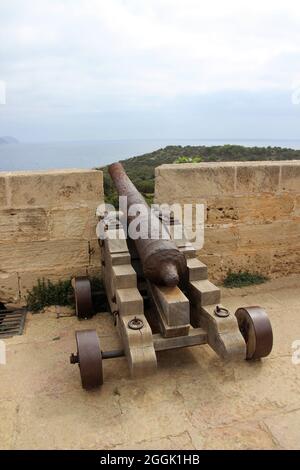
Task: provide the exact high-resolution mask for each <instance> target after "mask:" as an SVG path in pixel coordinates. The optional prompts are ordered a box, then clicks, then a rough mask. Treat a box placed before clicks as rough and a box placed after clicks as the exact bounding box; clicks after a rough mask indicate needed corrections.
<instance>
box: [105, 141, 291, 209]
mask: <svg viewBox="0 0 300 470" xmlns="http://www.w3.org/2000/svg"><path fill="white" fill-rule="evenodd" d="M262 160H300V150H294V149H290V148H281V147H244V146H242V145H217V146H211V147H206V146H205V145H201V146H191V145H187V146H181V145H169V146H167V147H165V148H162V149H159V150H155V151H154V152H151V153H146V154H144V155H140V156H137V157H132V158H128V159H126V160H121V162H122V164H123V166H124V168H125V170H126V172H127V174H128V176H129V178H130V179H131V180H132V181H133V183H134V184H135V185H136V187H137V188H138V190H139V191H140V192H141V193H142V194H143V195H144V197H145V198H146V200H147V201H148V202H149V203H151V202H152V200H153V193H154V170H155V168H156V167H157V166H159V165H162V164H164V163H185V162H199V161H203V162H222V161H262ZM102 169H103V170H104V190H105V197H106V202H108V203H110V204H113V205H114V206H117V201H118V196H117V193H116V191H115V189H114V187H113V183H112V180H111V178H110V177H109V175H108V172H107V167H104V168H102Z"/></svg>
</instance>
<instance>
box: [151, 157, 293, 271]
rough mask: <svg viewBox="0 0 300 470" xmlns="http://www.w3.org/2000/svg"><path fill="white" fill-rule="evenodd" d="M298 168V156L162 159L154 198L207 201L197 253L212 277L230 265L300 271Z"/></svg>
mask: <svg viewBox="0 0 300 470" xmlns="http://www.w3.org/2000/svg"><path fill="white" fill-rule="evenodd" d="M212 168H213V171H212V172H211V169H212ZM299 169H300V162H299V161H290V162H286V161H282V162H278V161H277V162H272V161H268V162H222V163H213V164H212V163H203V164H188V165H182V167H181V165H162V166H161V167H159V168H157V169H156V175H157V181H156V188H155V199H156V201H157V202H160V203H162V202H167V203H170V204H172V203H179V204H181V205H183V204H184V203H186V202H189V203H193V204H197V203H198V202H201V203H204V204H205V205H206V213H207V217H206V224H205V231H204V246H203V249H202V250H199V251H198V256H199V257H200V259H201V260H202V261H203V262H205V263H206V264H207V266H208V273H209V277H212V279H214V280H221V279H222V278H223V277H224V275H226V273H227V271H228V269H229V267H230V268H231V269H232V270H239V269H246V270H250V269H255V270H256V271H257V272H261V273H263V274H266V275H274V276H277V275H278V274H280V269H282V270H283V271H282V272H284V273H292V272H298V268H297V263H298V261H297V260H298V258H297V252H299V251H300V249H299V247H300V196H299V194H300V170H299ZM227 171H229V173H230V172H231V171H232V172H233V182H232V179H231V177H229V178H228V179H227V180H226V178H225V180H226V182H225V183H224V185H223V182H222V181H223V180H222V177H223V176H224V175H226V172H227ZM214 172H215V173H214ZM218 172H219V173H218ZM217 174H218V175H219V176H218V177H217V178H215V176H216V175H217ZM230 174H231V173H230ZM221 175H222V176H221ZM199 248H200V247H198V248H197V249H199ZM284 255H286V256H284Z"/></svg>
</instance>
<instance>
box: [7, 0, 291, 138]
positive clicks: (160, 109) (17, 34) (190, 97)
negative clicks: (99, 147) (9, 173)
mask: <svg viewBox="0 0 300 470" xmlns="http://www.w3.org/2000/svg"><path fill="white" fill-rule="evenodd" d="M1 80H2V82H5V84H6V104H5V105H4V104H0V136H1V135H13V136H15V137H17V138H19V139H20V140H23V141H43V140H78V139H124V138H125V139H132V138H134V139H139V138H172V137H177V138H203V139H205V138H211V139H212V138H216V139H217V138H221V139H223V138H228V139H230V138H235V139H241V138H245V139H248V138H278V139H281V138H290V139H292V138H294V139H296V138H300V133H299V129H300V127H299V125H300V104H298V103H300V2H299V0H297V1H294V0H280V1H276V0H272V1H264V0H259V1H257V0H251V1H249V2H245V1H233V0H209V1H201V0H61V1H58V0H51V1H50V0H49V1H47V0H23V1H20V0H0V81H1ZM298 88H299V89H298ZM0 89H1V86H0Z"/></svg>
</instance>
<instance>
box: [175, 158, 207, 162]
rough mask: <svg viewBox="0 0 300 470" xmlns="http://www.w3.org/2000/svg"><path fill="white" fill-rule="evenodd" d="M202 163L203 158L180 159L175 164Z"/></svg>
mask: <svg viewBox="0 0 300 470" xmlns="http://www.w3.org/2000/svg"><path fill="white" fill-rule="evenodd" d="M200 162H202V157H197V156H195V157H178V158H176V160H175V161H174V163H200Z"/></svg>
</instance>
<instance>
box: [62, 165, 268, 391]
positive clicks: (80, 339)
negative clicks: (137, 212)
mask: <svg viewBox="0 0 300 470" xmlns="http://www.w3.org/2000/svg"><path fill="white" fill-rule="evenodd" d="M110 173H111V176H112V177H113V180H114V182H115V184H116V186H117V189H118V192H119V194H122V195H124V194H126V195H127V196H128V200H129V204H128V206H129V207H130V206H131V205H132V204H133V203H134V202H136V201H137V202H138V203H140V204H145V201H144V199H143V198H142V196H141V195H140V194H139V193H138V191H137V190H136V188H135V187H134V186H133V184H132V183H131V182H130V180H129V179H128V177H127V175H126V174H125V172H124V170H123V168H122V167H121V165H120V164H114V165H112V166H111V169H110ZM147 214H148V215H147V218H148V220H150V219H151V218H152V217H156V216H155V215H153V214H152V212H151V211H150V209H149V212H148V213H147ZM98 216H99V218H100V221H99V224H98V227H97V233H98V235H99V237H100V239H99V244H100V247H101V265H102V277H103V282H104V285H105V290H106V295H107V299H108V303H109V306H110V310H111V313H112V315H113V317H114V322H115V325H116V328H117V329H118V332H119V335H120V337H121V339H122V344H123V349H122V350H117V351H102V350H101V346H100V343H99V338H98V336H97V333H96V331H95V330H82V331H77V332H76V342H77V353H76V354H72V355H71V358H70V360H71V363H73V364H75V363H78V365H79V369H80V375H81V380H82V386H83V387H84V388H85V389H91V388H94V387H98V386H100V385H102V384H103V365H102V364H103V360H104V359H108V358H115V357H120V356H124V355H125V356H126V358H127V361H128V365H129V369H130V373H131V375H132V376H133V377H139V376H144V375H147V374H152V373H154V372H155V371H156V369H157V358H156V352H157V351H164V350H170V349H175V348H183V347H189V346H195V345H200V344H208V345H209V346H211V348H212V349H213V350H214V351H215V352H216V353H217V354H218V355H219V356H220V357H221V358H223V359H226V360H244V359H249V360H251V359H259V358H262V357H265V356H267V355H268V354H269V353H270V352H271V349H272V345H273V335H272V328H271V324H270V321H269V319H268V316H267V314H266V312H265V311H264V310H263V309H262V308H261V307H258V306H251V307H241V308H238V309H237V310H236V312H235V313H234V314H233V313H232V312H230V311H229V310H228V309H227V308H226V307H225V306H223V305H222V304H221V299H220V289H219V288H218V287H217V286H215V285H214V284H212V283H211V282H210V281H209V280H208V279H207V267H206V266H205V265H204V264H203V263H202V262H201V261H200V260H199V259H198V257H197V253H196V250H195V248H194V247H193V245H192V244H191V243H190V242H188V241H187V240H186V239H185V238H184V237H183V238H181V239H180V240H176V239H173V238H172V233H174V227H175V225H177V226H178V225H179V224H180V222H179V221H178V220H175V219H174V218H172V214H166V212H164V213H163V214H162V213H160V215H159V219H160V220H159V224H161V229H162V230H163V231H166V233H167V234H168V235H167V240H157V241H156V242H157V243H156V245H155V247H153V243H151V240H150V242H149V240H147V241H146V243H145V244H144V243H143V240H139V241H138V242H137V241H136V240H132V239H131V238H130V237H129V236H128V235H126V234H127V227H124V220H123V219H124V217H123V216H124V214H122V212H103V213H100V214H98ZM129 220H130V219H129ZM125 223H126V222H125ZM127 223H128V222H127ZM100 234H101V236H100ZM164 242H166V243H165V245H164ZM161 247H162V249H161ZM153 257H154V258H155V259H154V263H153ZM174 259H176V262H174V263H173V260H174ZM74 289H75V298H76V310H77V314H78V316H79V317H89V316H90V314H91V312H92V301H91V290H90V285H89V281H88V280H87V279H86V278H75V279H74Z"/></svg>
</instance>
